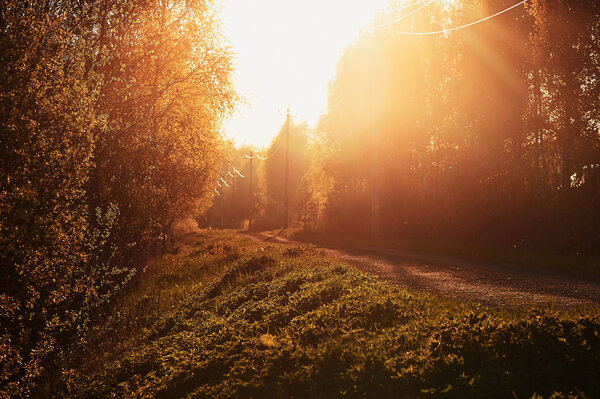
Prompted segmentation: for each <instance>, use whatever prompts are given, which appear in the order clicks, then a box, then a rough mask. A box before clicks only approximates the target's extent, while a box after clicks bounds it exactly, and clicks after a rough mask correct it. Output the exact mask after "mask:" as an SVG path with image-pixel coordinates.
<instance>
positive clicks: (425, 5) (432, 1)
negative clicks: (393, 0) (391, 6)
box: [366, 0, 436, 30]
mask: <svg viewBox="0 0 600 399" xmlns="http://www.w3.org/2000/svg"><path fill="white" fill-rule="evenodd" d="M435 2H436V0H431V1H429V2H428V3H425V4H424V5H422V6H421V7H419V8H417V9H416V10H413V11H411V12H409V13H408V14H404V15H402V16H401V17H399V18H396V19H394V20H391V21H388V22H384V23H382V24H379V25H375V26H369V27H368V28H367V29H366V30H375V29H379V28H383V27H384V26H388V25H392V24H395V23H397V22H400V21H402V20H404V19H406V18H408V17H410V16H411V15H413V14H415V13H417V12H419V11H421V10H422V9H424V8H425V7H428V6H430V5H431V4H433V3H435Z"/></svg>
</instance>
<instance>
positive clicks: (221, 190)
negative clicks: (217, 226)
mask: <svg viewBox="0 0 600 399" xmlns="http://www.w3.org/2000/svg"><path fill="white" fill-rule="evenodd" d="M219 198H220V202H221V206H220V208H221V230H223V187H221V188H219Z"/></svg>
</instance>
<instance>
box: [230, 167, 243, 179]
mask: <svg viewBox="0 0 600 399" xmlns="http://www.w3.org/2000/svg"><path fill="white" fill-rule="evenodd" d="M232 169H233V171H234V172H235V173H237V175H238V176H239V177H241V178H243V177H244V175H242V174H241V173H240V171H239V170H237V169H236V168H235V167H234V166H232Z"/></svg>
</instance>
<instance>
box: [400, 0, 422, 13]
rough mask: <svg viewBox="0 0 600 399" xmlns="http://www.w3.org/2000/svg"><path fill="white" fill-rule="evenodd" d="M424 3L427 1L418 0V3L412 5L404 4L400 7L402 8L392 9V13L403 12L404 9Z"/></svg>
mask: <svg viewBox="0 0 600 399" xmlns="http://www.w3.org/2000/svg"><path fill="white" fill-rule="evenodd" d="M426 1H427V0H419V1H415V2H414V3H410V4H404V5H402V6H400V7H398V8H394V9H393V11H400V10H405V9H407V8H410V7H414V6H416V5H419V4H422V3H425V2H426Z"/></svg>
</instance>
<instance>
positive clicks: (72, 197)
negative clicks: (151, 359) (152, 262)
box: [0, 0, 235, 397]
mask: <svg viewBox="0 0 600 399" xmlns="http://www.w3.org/2000/svg"><path fill="white" fill-rule="evenodd" d="M0 69H1V70H2V74H1V75H0V397H28V396H30V395H44V394H45V392H46V391H47V390H50V389H52V385H53V384H54V383H55V382H54V381H55V379H56V378H55V376H56V375H60V373H61V367H62V364H63V363H64V356H65V351H67V350H68V348H69V347H70V345H73V343H74V342H76V341H77V340H78V339H80V338H81V337H82V335H83V334H84V333H85V331H86V329H87V328H88V326H89V325H90V321H92V320H94V319H96V318H97V317H98V315H100V314H101V313H102V312H103V311H104V310H105V309H107V308H108V307H109V304H110V302H111V301H113V300H114V298H115V297H116V296H118V294H119V293H120V292H121V291H122V290H123V288H124V287H125V285H126V284H127V283H128V282H130V281H131V279H132V278H133V276H134V274H135V273H136V268H137V267H138V266H139V265H140V264H141V262H142V261H143V260H144V259H147V258H148V257H149V256H150V255H151V254H152V253H156V252H157V251H158V250H160V249H161V246H163V245H164V243H165V242H166V241H167V240H166V238H167V237H169V236H172V227H173V224H174V223H175V222H176V221H177V220H179V219H182V218H184V217H186V216H189V215H190V214H194V213H196V212H197V211H198V210H199V209H202V208H204V207H206V205H207V197H208V196H207V194H208V192H209V190H210V188H211V186H210V184H209V181H210V180H211V176H212V174H213V173H214V169H215V167H216V165H217V164H218V162H219V158H220V157H221V150H220V149H221V145H222V137H221V133H220V123H221V119H222V118H223V116H224V115H226V114H227V112H228V111H229V110H230V109H231V107H232V104H233V102H234V100H235V95H234V93H233V91H232V89H231V84H230V75H231V63H230V56H229V53H228V51H227V50H226V49H225V48H224V47H223V46H222V45H220V39H219V34H218V29H217V26H216V23H215V17H214V10H213V6H212V4H211V3H210V2H206V1H202V0H198V1H185V2H183V1H177V2H175V4H172V3H171V4H169V5H167V4H164V3H156V2H147V1H119V0H117V1H91V2H79V1H69V0H67V1H51V2H48V1H37V0H34V1H28V2H23V1H13V0H8V1H3V2H2V3H1V4H0Z"/></svg>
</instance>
